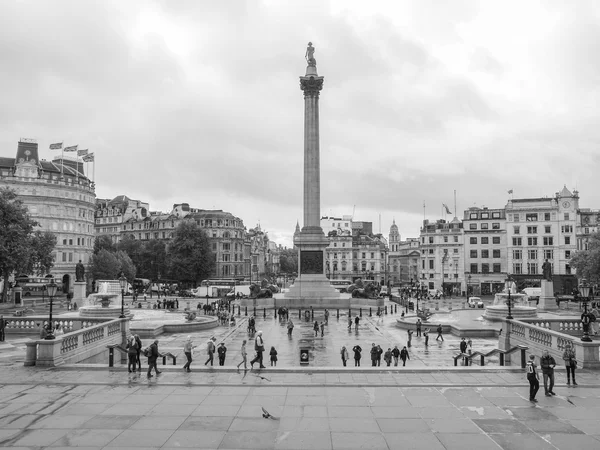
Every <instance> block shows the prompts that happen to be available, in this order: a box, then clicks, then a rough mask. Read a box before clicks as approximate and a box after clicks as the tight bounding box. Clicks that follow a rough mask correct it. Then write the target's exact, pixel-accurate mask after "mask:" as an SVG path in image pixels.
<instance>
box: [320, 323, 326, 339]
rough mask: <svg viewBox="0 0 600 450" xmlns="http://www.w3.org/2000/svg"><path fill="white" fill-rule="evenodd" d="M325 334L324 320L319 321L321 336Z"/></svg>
mask: <svg viewBox="0 0 600 450" xmlns="http://www.w3.org/2000/svg"><path fill="white" fill-rule="evenodd" d="M324 335H325V322H321V337H323V336H324Z"/></svg>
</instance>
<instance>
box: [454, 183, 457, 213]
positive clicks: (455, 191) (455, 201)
mask: <svg viewBox="0 0 600 450" xmlns="http://www.w3.org/2000/svg"><path fill="white" fill-rule="evenodd" d="M454 217H458V216H457V215H456V189H454Z"/></svg>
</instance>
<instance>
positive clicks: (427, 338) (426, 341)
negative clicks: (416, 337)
mask: <svg viewBox="0 0 600 450" xmlns="http://www.w3.org/2000/svg"><path fill="white" fill-rule="evenodd" d="M423 337H424V338H425V347H427V346H428V345H429V328H425V331H423Z"/></svg>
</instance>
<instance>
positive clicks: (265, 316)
mask: <svg viewBox="0 0 600 450" xmlns="http://www.w3.org/2000/svg"><path fill="white" fill-rule="evenodd" d="M266 318H267V308H263V319H266Z"/></svg>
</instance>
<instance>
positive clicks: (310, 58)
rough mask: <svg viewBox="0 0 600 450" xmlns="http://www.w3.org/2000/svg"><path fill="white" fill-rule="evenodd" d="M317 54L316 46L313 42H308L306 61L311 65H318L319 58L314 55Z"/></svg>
mask: <svg viewBox="0 0 600 450" xmlns="http://www.w3.org/2000/svg"><path fill="white" fill-rule="evenodd" d="M314 54H315V48H314V47H313V46H312V42H309V43H308V47H307V48H306V54H305V55H304V57H305V58H306V62H307V63H308V65H309V66H312V67H316V66H317V60H316V59H315V57H314V56H313V55H314Z"/></svg>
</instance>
